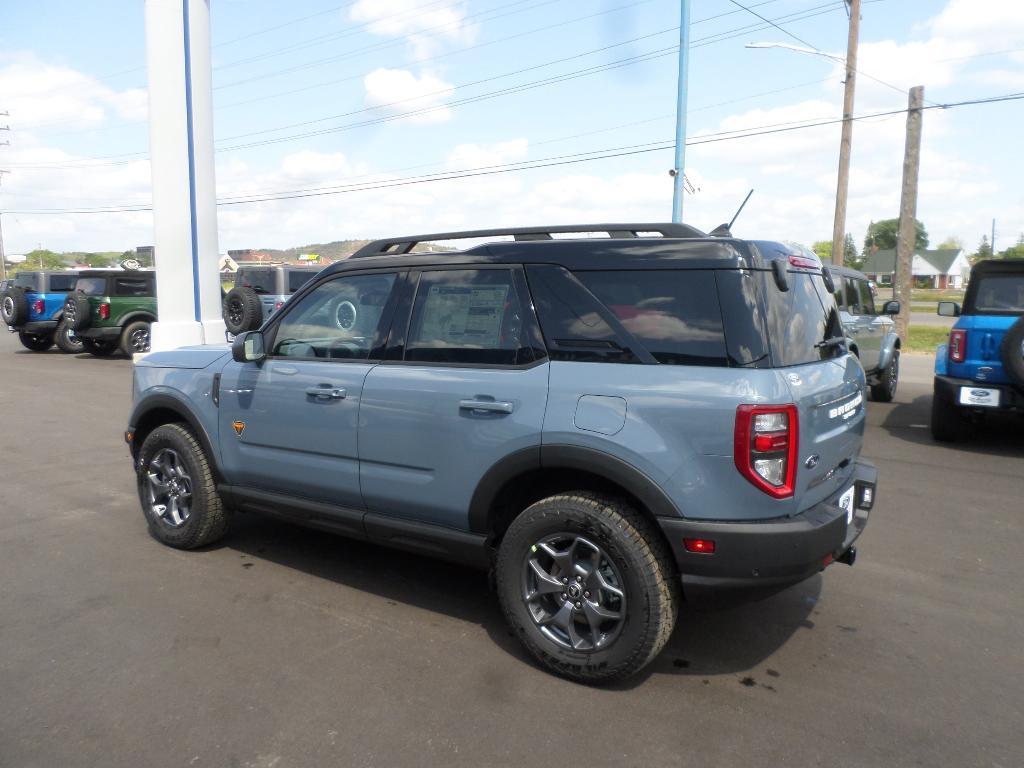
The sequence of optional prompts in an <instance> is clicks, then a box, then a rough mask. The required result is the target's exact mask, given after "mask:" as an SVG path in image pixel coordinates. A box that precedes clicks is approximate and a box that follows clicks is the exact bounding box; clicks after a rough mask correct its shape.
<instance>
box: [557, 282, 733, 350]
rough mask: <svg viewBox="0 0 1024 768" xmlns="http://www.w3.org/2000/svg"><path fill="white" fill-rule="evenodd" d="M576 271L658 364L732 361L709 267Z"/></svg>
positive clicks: (716, 292) (716, 291)
mask: <svg viewBox="0 0 1024 768" xmlns="http://www.w3.org/2000/svg"><path fill="white" fill-rule="evenodd" d="M574 274H575V275H576V277H577V279H579V281H580V282H581V283H583V284H584V285H585V286H586V287H587V288H588V289H589V290H590V292H591V293H593V294H594V295H595V296H596V297H597V298H598V299H600V300H601V302H602V303H603V304H604V305H605V306H606V307H608V308H609V309H610V310H611V311H612V312H613V313H614V314H615V316H616V317H617V318H618V320H619V322H620V323H622V326H623V327H624V328H625V329H626V330H627V331H629V332H630V333H631V334H632V335H633V336H634V337H636V339H637V341H639V342H640V343H641V344H643V346H644V347H646V348H647V351H649V352H650V353H651V354H652V355H653V356H654V359H655V360H657V361H658V362H659V363H663V364H666V365H723V366H724V365H728V356H727V353H726V344H725V332H724V330H723V328H722V310H721V307H720V306H719V304H718V290H717V288H716V286H715V275H714V272H712V271H711V270H699V269H697V270H694V269H687V270H681V269H680V270H642V271H640V270H637V271H629V272H626V271H607V272H603V271H602V272H575V273H574Z"/></svg>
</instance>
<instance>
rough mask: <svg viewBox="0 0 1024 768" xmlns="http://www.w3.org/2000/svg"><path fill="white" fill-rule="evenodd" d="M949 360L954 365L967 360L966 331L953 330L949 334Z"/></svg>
mask: <svg viewBox="0 0 1024 768" xmlns="http://www.w3.org/2000/svg"><path fill="white" fill-rule="evenodd" d="M949 359H950V360H952V361H953V362H954V363H962V362H963V361H964V360H966V359H967V331H965V330H963V329H960V328H954V329H953V330H952V331H950V332H949Z"/></svg>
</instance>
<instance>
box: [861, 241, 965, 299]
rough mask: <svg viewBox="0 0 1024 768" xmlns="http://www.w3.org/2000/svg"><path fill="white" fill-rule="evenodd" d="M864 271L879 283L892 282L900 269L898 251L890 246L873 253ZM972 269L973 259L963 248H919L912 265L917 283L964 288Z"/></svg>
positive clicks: (865, 264) (888, 283)
mask: <svg viewBox="0 0 1024 768" xmlns="http://www.w3.org/2000/svg"><path fill="white" fill-rule="evenodd" d="M860 271H861V272H863V273H864V274H865V275H867V276H868V278H869V279H870V280H874V281H875V282H876V283H877V284H878V285H892V279H893V274H894V273H895V271H896V251H895V250H893V249H888V250H880V251H875V252H874V253H872V254H869V255H868V257H867V258H866V259H865V260H864V264H863V266H861V268H860ZM970 271H971V263H970V262H969V261H968V260H967V256H966V255H965V254H964V252H963V249H957V248H937V249H935V250H931V251H929V250H924V251H918V252H917V253H915V254H914V261H913V264H912V265H911V273H912V274H913V276H914V283H915V284H916V285H919V286H927V287H930V288H939V289H945V288H955V289H962V288H964V286H965V285H966V284H967V275H968V274H969V273H970Z"/></svg>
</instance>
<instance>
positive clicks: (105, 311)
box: [100, 304, 110, 320]
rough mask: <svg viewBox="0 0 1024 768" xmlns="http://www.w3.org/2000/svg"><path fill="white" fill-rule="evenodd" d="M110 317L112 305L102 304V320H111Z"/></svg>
mask: <svg viewBox="0 0 1024 768" xmlns="http://www.w3.org/2000/svg"><path fill="white" fill-rule="evenodd" d="M109 319H110V305H109V304H100V320H109Z"/></svg>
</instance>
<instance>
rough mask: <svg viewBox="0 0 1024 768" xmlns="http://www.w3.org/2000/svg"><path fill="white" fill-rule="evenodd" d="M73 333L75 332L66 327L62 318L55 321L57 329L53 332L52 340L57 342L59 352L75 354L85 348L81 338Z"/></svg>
mask: <svg viewBox="0 0 1024 768" xmlns="http://www.w3.org/2000/svg"><path fill="white" fill-rule="evenodd" d="M74 334H75V332H74V331H72V330H71V328H69V327H68V324H67V323H66V322H65V321H64V320H63V318H62V319H61V320H60V322H58V323H57V330H56V331H54V333H53V340H54V341H55V342H56V343H57V348H58V349H60V351H61V352H67V353H68V354H77V353H78V352H81V351H83V350H84V349H85V347H84V346H82V340H81V339H80V338H78V337H77V336H75V335H74Z"/></svg>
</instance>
